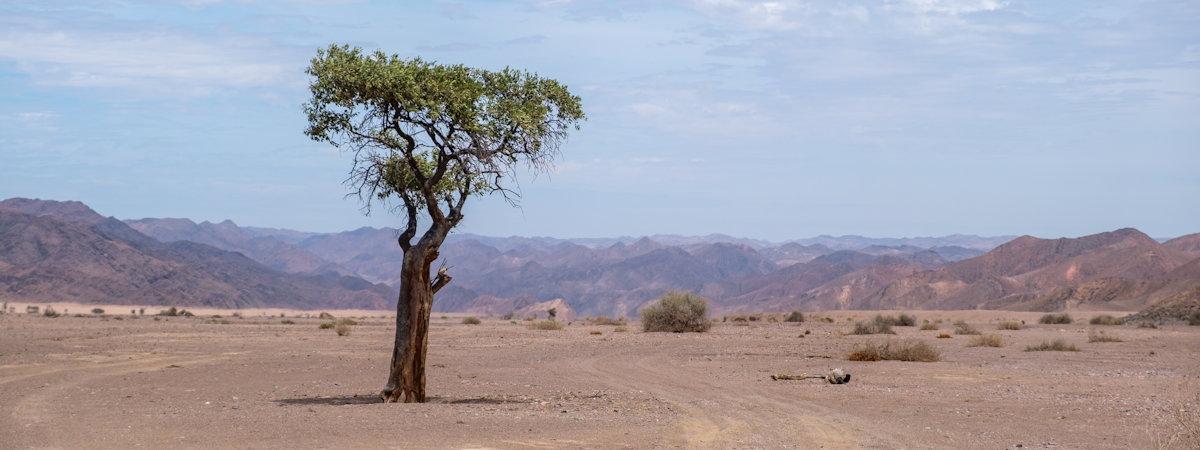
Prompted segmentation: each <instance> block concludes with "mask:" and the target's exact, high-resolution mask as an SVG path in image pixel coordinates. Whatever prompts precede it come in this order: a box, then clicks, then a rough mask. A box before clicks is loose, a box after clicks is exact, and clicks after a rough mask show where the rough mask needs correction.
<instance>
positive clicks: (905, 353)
mask: <svg viewBox="0 0 1200 450" xmlns="http://www.w3.org/2000/svg"><path fill="white" fill-rule="evenodd" d="M846 359H848V360H850V361H919V362H934V361H940V360H941V354H940V353H939V352H938V350H937V349H936V348H934V346H932V345H929V344H928V343H926V342H923V341H911V340H909V341H899V342H892V341H886V342H883V343H878V342H867V343H863V344H859V345H858V346H857V347H855V348H854V350H853V351H851V352H850V354H849V355H846Z"/></svg>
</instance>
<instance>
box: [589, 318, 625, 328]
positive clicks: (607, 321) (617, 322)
mask: <svg viewBox="0 0 1200 450" xmlns="http://www.w3.org/2000/svg"><path fill="white" fill-rule="evenodd" d="M587 321H588V322H589V323H591V324H592V325H614V326H621V325H625V318H624V317H622V318H620V319H613V318H611V317H602V316H597V317H590V318H588V320H587Z"/></svg>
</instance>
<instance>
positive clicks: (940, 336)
mask: <svg viewBox="0 0 1200 450" xmlns="http://www.w3.org/2000/svg"><path fill="white" fill-rule="evenodd" d="M952 337H953V336H950V333H947V332H945V331H943V332H941V333H938V335H937V338H938V339H950V338H952Z"/></svg>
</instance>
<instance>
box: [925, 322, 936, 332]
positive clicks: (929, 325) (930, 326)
mask: <svg viewBox="0 0 1200 450" xmlns="http://www.w3.org/2000/svg"><path fill="white" fill-rule="evenodd" d="M936 329H938V325H937V324H936V323H933V322H929V321H925V322H924V323H922V324H921V331H930V330H936Z"/></svg>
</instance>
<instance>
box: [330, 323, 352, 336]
mask: <svg viewBox="0 0 1200 450" xmlns="http://www.w3.org/2000/svg"><path fill="white" fill-rule="evenodd" d="M333 331H334V332H335V333H337V335H338V336H349V335H350V324H349V323H346V322H343V321H341V320H339V321H337V325H334V326H333Z"/></svg>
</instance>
